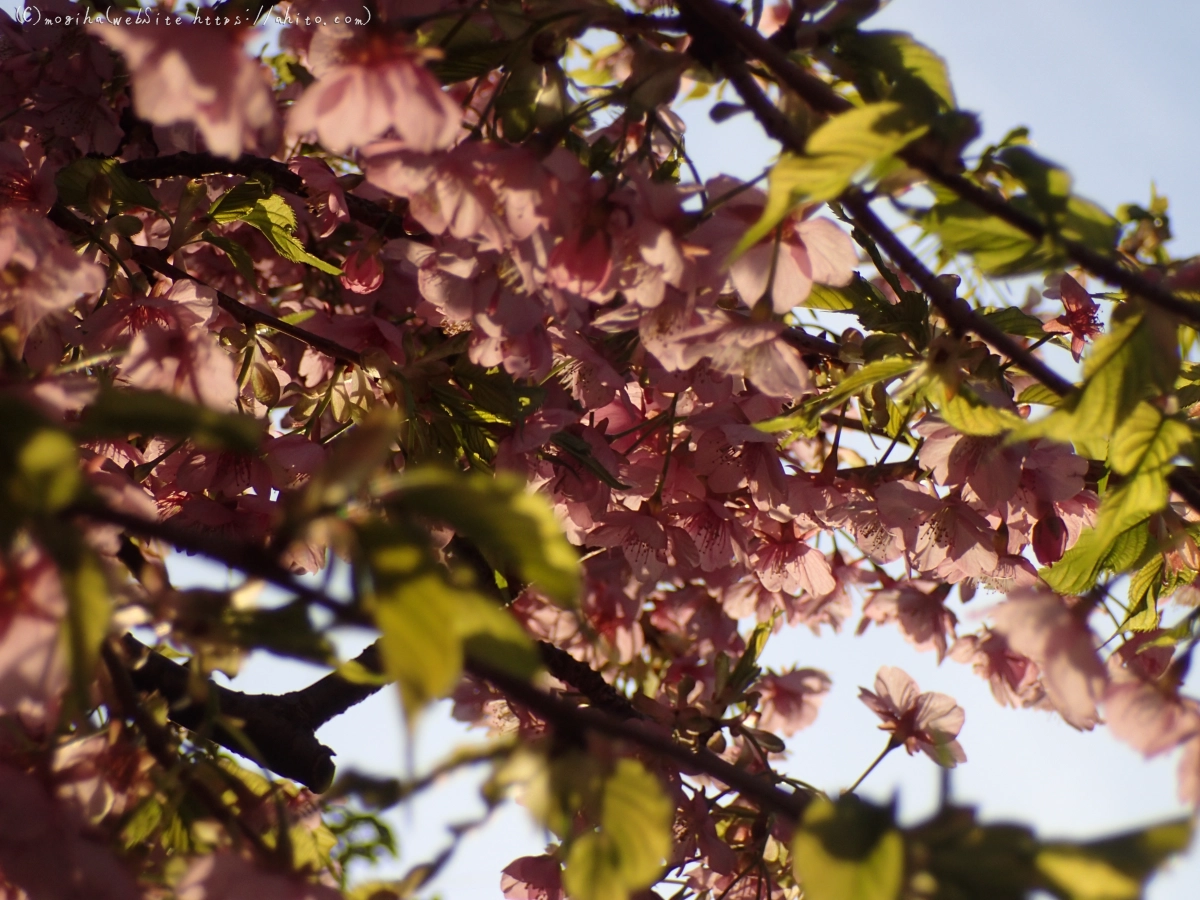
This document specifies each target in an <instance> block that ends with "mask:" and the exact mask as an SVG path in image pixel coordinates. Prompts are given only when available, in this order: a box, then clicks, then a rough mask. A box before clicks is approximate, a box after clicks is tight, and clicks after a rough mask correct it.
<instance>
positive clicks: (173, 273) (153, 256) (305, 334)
mask: <svg viewBox="0 0 1200 900" xmlns="http://www.w3.org/2000/svg"><path fill="white" fill-rule="evenodd" d="M133 261H134V262H136V263H137V264H138V265H139V266H142V267H143V268H146V269H151V270H153V271H155V272H158V273H159V274H160V275H165V276H167V277H168V278H170V279H173V280H175V281H178V280H179V279H181V278H186V279H188V280H190V281H194V282H196V283H197V284H204V282H202V281H200V280H199V279H198V278H196V277H195V276H194V275H189V274H188V273H187V272H185V271H184V270H183V269H181V268H179V267H178V266H174V265H171V263H170V262H168V261H167V258H166V256H165V255H164V254H163V253H162V251H161V250H156V249H155V248H153V247H135V248H134V250H133ZM205 286H206V287H208V285H205ZM210 289H211V290H213V291H215V293H216V295H217V302H218V303H219V304H220V305H221V309H223V310H225V311H226V312H228V313H229V314H230V315H231V316H233V317H234V318H235V319H237V320H238V321H239V322H241V323H242V324H243V325H262V326H264V327H266V328H270V329H272V330H273V331H278V332H279V333H280V334H286V335H287V336H288V337H290V338H295V339H296V340H298V341H301V342H302V343H305V344H308V346H310V347H312V348H313V349H314V350H320V351H321V352H322V353H324V354H326V355H327V356H331V357H333V358H334V359H336V360H340V361H342V362H347V363H351V364H352V365H356V366H360V367H361V366H362V354H361V353H359V352H358V351H357V350H351V349H350V348H349V347H343V346H342V345H341V344H339V343H337V341H331V340H329V339H328V338H324V337H321V335H319V334H313V333H312V332H311V331H307V330H305V329H303V328H300V327H299V326H297V325H290V324H288V323H287V322H285V321H283V320H282V319H280V318H279V317H277V316H273V315H271V314H270V313H265V312H262V311H261V310H257V309H255V308H254V307H252V306H247V305H246V304H245V303H242V301H240V300H238V299H236V298H234V297H231V296H229V295H228V294H226V293H223V292H222V291H218V290H216V288H210Z"/></svg>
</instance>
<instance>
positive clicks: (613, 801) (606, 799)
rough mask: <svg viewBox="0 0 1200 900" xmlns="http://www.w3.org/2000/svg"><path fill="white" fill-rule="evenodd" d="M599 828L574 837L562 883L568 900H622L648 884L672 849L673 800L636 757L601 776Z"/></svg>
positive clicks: (656, 874)
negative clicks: (603, 777)
mask: <svg viewBox="0 0 1200 900" xmlns="http://www.w3.org/2000/svg"><path fill="white" fill-rule="evenodd" d="M601 803H602V808H601V815H600V828H599V831H597V832H587V833H585V834H582V835H580V836H579V837H577V838H575V840H574V841H572V843H571V849H570V851H569V853H568V855H567V864H566V868H565V870H564V872H563V885H564V886H565V887H566V889H567V893H568V894H570V896H571V897H572V898H573V900H626V898H627V897H628V896H629V895H630V894H631V893H632V892H633V891H636V890H639V889H641V888H644V887H648V886H649V885H650V884H652V883H653V882H654V881H655V879H656V878H657V877H658V876H659V874H660V873H661V872H662V868H663V864H664V862H665V861H666V859H667V857H668V856H669V855H670V852H671V822H672V819H673V818H674V812H675V811H674V805H673V804H672V803H671V801H670V800H669V799H668V798H667V796H666V794H665V793H664V792H663V789H662V787H661V786H660V785H659V783H658V779H656V778H655V777H654V776H653V775H651V774H650V773H649V772H647V771H646V769H645V767H644V766H643V765H642V764H641V763H640V762H638V761H637V760H635V759H629V758H625V759H621V760H618V762H617V765H616V768H615V770H614V771H613V773H612V775H610V776H609V777H608V778H607V779H605V783H604V791H603V798H602V800H601Z"/></svg>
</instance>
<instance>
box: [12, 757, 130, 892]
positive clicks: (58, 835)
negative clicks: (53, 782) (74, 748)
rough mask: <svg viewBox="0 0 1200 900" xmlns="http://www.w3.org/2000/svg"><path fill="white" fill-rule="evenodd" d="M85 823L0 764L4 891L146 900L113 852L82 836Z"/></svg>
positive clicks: (29, 778)
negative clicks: (8, 889)
mask: <svg viewBox="0 0 1200 900" xmlns="http://www.w3.org/2000/svg"><path fill="white" fill-rule="evenodd" d="M84 824H85V823H83V822H79V823H74V822H71V821H70V819H69V817H68V815H66V814H65V811H64V810H62V809H60V808H59V806H58V804H56V803H55V802H54V800H53V799H52V798H51V796H50V795H49V793H48V792H47V790H46V788H45V786H43V785H42V784H41V783H40V782H39V781H38V780H37V779H36V778H35V777H34V776H32V775H28V774H26V773H24V772H21V771H18V770H17V769H15V768H13V767H12V766H10V765H7V764H0V889H4V888H5V887H10V886H11V887H15V888H18V889H19V891H18V892H9V891H6V892H5V893H6V895H7V896H12V895H13V894H14V893H16V894H18V896H22V897H30V898H37V897H51V898H77V897H78V898H82V897H93V898H96V900H136V898H139V897H141V896H142V894H141V891H140V890H138V887H137V885H136V883H135V882H134V880H133V878H131V877H130V874H129V872H127V871H126V870H125V868H124V867H123V866H122V865H121V863H119V862H118V861H117V859H116V858H115V857H114V856H113V855H112V853H111V852H110V851H109V849H108V847H107V846H106V845H105V844H103V843H101V842H99V841H96V840H94V839H92V838H90V837H85V836H84V835H83V834H81V833H80V830H79V826H82V825H84ZM6 883H7V884H6Z"/></svg>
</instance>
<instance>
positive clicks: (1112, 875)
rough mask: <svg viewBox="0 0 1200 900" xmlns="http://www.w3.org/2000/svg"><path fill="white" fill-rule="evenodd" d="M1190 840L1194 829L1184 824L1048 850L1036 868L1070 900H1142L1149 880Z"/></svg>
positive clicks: (1041, 854) (1183, 848)
mask: <svg viewBox="0 0 1200 900" xmlns="http://www.w3.org/2000/svg"><path fill="white" fill-rule="evenodd" d="M1191 839H1192V826H1191V823H1190V822H1189V821H1188V820H1186V819H1180V820H1178V821H1175V822H1167V823H1165V824H1162V825H1155V826H1152V827H1150V828H1146V829H1144V830H1141V831H1133V832H1130V833H1128V834H1124V835H1120V836H1118V837H1115V838H1108V839H1105V840H1100V841H1091V842H1089V843H1086V844H1068V843H1056V844H1049V845H1047V846H1046V847H1044V848H1043V849H1042V850H1041V851H1040V852H1039V853H1038V855H1037V866H1038V869H1039V870H1040V871H1041V873H1042V874H1043V875H1044V876H1045V877H1046V879H1047V880H1048V881H1049V882H1050V884H1051V885H1052V886H1053V887H1054V888H1056V889H1057V890H1056V893H1057V894H1058V895H1059V896H1061V897H1065V898H1068V900H1138V898H1140V897H1141V896H1142V888H1143V887H1144V885H1145V883H1146V881H1147V880H1148V879H1149V878H1150V876H1151V875H1152V874H1154V872H1155V871H1156V870H1157V869H1158V868H1159V867H1160V866H1161V865H1162V864H1163V863H1164V862H1165V861H1166V860H1167V859H1168V858H1169V857H1170V856H1172V855H1174V854H1176V853H1181V852H1183V851H1184V850H1186V849H1187V847H1188V844H1190V843H1191Z"/></svg>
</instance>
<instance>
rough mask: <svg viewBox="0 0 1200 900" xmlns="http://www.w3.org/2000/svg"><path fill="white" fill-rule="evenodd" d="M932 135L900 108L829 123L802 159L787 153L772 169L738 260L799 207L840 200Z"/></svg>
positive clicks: (860, 110) (867, 109)
mask: <svg viewBox="0 0 1200 900" xmlns="http://www.w3.org/2000/svg"><path fill="white" fill-rule="evenodd" d="M927 130H928V127H927V126H925V125H918V126H913V124H912V121H911V119H910V116H909V113H908V112H907V111H906V110H905V109H904V107H902V106H901V105H900V104H899V103H869V104H867V105H866V106H860V107H856V108H855V109H851V110H849V111H847V112H844V113H841V114H840V115H837V116H834V117H833V118H831V119H829V120H828V121H826V122H825V123H824V124H823V125H821V127H819V128H818V129H817V130H816V131H814V132H813V133H812V134H811V135H810V136H809V138H808V143H807V144H806V146H805V148H804V155H803V156H796V155H794V154H790V153H785V154H784V155H783V157H782V158H781V159H780V160H779V162H778V163H776V164H775V166H774V167H773V168H772V169H771V174H770V176H769V177H768V180H767V204H766V206H765V207H764V208H763V213H762V217H761V218H760V219H759V220H758V222H756V223H755V224H754V225H753V226H752V227H751V228H750V230H749V231H747V232H746V234H745V235H744V236H743V237H742V239H741V241H739V242H738V245H737V247H736V248H735V249H734V251H733V256H734V257H737V256H739V255H741V254H742V253H745V252H746V251H747V250H749V249H750V248H751V247H753V246H754V245H755V244H757V243H758V242H759V241H761V240H762V239H763V238H765V237H766V236H767V235H768V234H770V233H771V231H772V230H773V229H774V228H775V226H776V225H778V224H779V223H780V222H782V221H783V219H784V218H785V217H786V216H787V215H788V213H790V212H791V211H792V210H793V209H794V208H795V207H796V206H798V205H799V204H801V203H813V202H818V201H821V200H831V199H833V198H834V197H837V196H838V195H839V194H841V193H842V192H843V191H844V190H846V188H848V187H849V186H850V184H851V183H852V182H853V180H854V178H855V176H857V175H858V174H859V173H860V172H862V171H864V170H865V169H867V168H869V167H871V166H875V165H878V164H880V163H883V162H886V161H887V160H888V159H890V158H891V157H892V156H893V155H894V154H895V153H896V152H897V151H899V150H901V149H903V148H904V147H905V146H906V145H908V144H909V143H911V142H912V141H914V140H916V139H917V138H919V137H920V136H921V135H922V134H924V133H925V132H926V131H927Z"/></svg>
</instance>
